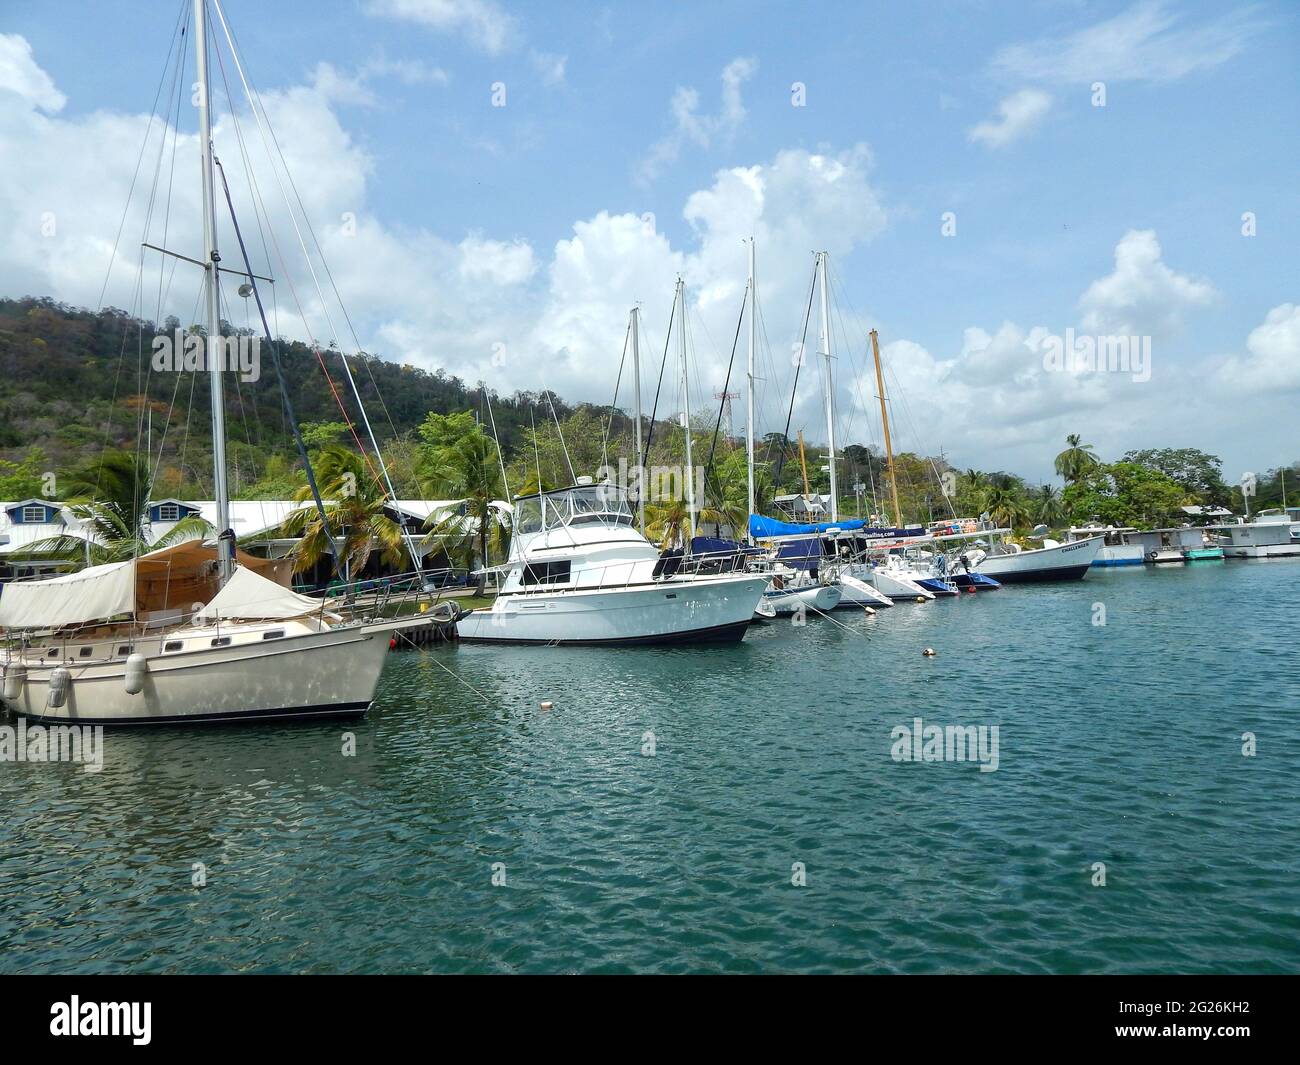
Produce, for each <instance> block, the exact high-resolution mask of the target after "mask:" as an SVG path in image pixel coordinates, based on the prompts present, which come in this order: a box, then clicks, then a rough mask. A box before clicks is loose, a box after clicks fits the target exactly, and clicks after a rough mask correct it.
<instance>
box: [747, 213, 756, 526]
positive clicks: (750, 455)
mask: <svg viewBox="0 0 1300 1065" xmlns="http://www.w3.org/2000/svg"><path fill="white" fill-rule="evenodd" d="M757 347H758V286H757V284H756V282H755V280H754V238H753V237H750V238H749V357H748V359H747V362H746V370H745V403H746V406H747V408H748V409H747V413H746V417H745V468H746V470H747V471H748V473H749V497H748V498H749V513H750V514H754V513H757V509H758V508H757V505H756V503H755V499H754V349H755V348H757ZM745 539H747V540H748V541H749V542H750V543H753V542H754V541H753V537H751V536H750V535H749V517H748V515H747V516H746V517H745Z"/></svg>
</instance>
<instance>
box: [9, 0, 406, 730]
mask: <svg viewBox="0 0 1300 1065" xmlns="http://www.w3.org/2000/svg"><path fill="white" fill-rule="evenodd" d="M213 2H214V3H215V2H216V0H213ZM217 13H218V15H219V16H220V15H221V12H220V8H219V7H218V8H217ZM207 14H208V12H207V4H206V3H205V0H194V9H193V16H194V17H193V26H192V34H193V38H194V44H195V51H196V55H197V63H198V66H197V73H198V78H199V84H200V92H199V93H198V96H197V100H196V102H197V105H198V111H199V128H200V149H201V166H202V185H203V236H204V250H203V257H202V260H201V262H200V263H199V265H201V266H202V267H203V270H204V297H205V299H204V305H205V311H206V313H205V324H206V326H207V338H208V339H207V344H208V351H207V354H208V362H207V365H208V368H209V375H210V376H209V380H210V384H211V395H212V424H213V475H214V484H215V490H216V493H215V494H216V500H217V515H218V524H219V526H220V533H219V535H218V536H217V538H216V542H215V543H214V544H205V543H197V542H189V543H183V544H180V545H178V546H176V547H173V548H169V549H167V550H164V551H160V552H154V553H151V554H144V555H141V556H139V557H137V558H133V559H130V560H127V561H123V562H117V563H111V564H108V565H103V566H94V567H91V568H89V569H84V570H82V571H80V572H78V573H72V574H68V575H65V576H62V577H56V578H53V579H50V580H45V581H35V582H31V583H18V584H11V585H8V586H7V587H5V588H4V590H3V594H2V595H0V628H2V629H4V630H5V637H6V643H5V647H4V650H3V657H2V658H0V662H2V663H3V674H4V676H3V690H2V693H0V694H2V697H3V702H4V705H5V706H6V707H8V708H9V709H11V710H14V711H16V712H17V713H19V714H22V715H25V716H27V717H31V718H36V719H39V720H43V721H59V722H66V723H77V724H128V723H130V724H141V723H150V724H156V723H172V722H215V721H244V720H250V719H260V720H266V719H272V720H281V719H286V718H308V717H336V718H337V717H355V716H359V715H361V714H364V713H365V712H366V711H367V710H368V709H369V707H370V705H371V702H372V701H373V699H374V695H375V688H376V686H377V684H378V682H379V676H380V673H381V672H382V670H383V667H384V662H385V659H386V657H387V653H388V650H389V641H390V639H391V638H392V634H393V633H394V632H395V631H396V630H398V629H401V628H406V627H413V626H416V625H421V624H426V623H427V619H425V618H422V617H416V618H411V619H407V620H405V621H393V620H374V619H371V620H352V621H345V620H344V619H343V617H342V616H341V615H339V614H338V613H335V612H333V611H332V610H331V609H330V608H329V605H328V604H326V603H325V602H323V601H321V600H317V599H310V598H308V597H306V596H301V595H297V594H295V593H294V592H292V591H291V590H289V588H288V587H286V586H285V585H284V584H282V583H280V582H279V581H277V580H276V579H273V576H267V575H266V574H267V573H272V574H274V573H275V570H274V566H273V564H272V563H269V562H265V560H258V559H253V558H251V557H250V556H245V555H242V554H239V553H237V552H236V550H235V547H234V543H235V537H234V534H233V532H231V531H230V499H229V494H228V490H227V483H226V462H225V443H226V440H225V418H224V414H225V408H224V379H223V366H224V365H225V362H224V358H223V355H222V352H221V344H222V336H221V320H220V314H219V307H218V287H217V286H218V278H217V272H218V270H219V269H223V268H221V267H219V266H218V263H219V262H220V261H221V257H220V255H219V253H218V251H217V237H216V233H217V229H216V207H215V192H214V190H215V185H214V157H213V147H212V126H211V115H210V110H209V100H210V98H211V94H210V82H209V77H208V44H207V29H208V19H207ZM222 22H223V25H224V16H222ZM249 281H250V282H253V278H251V277H249ZM259 570H261V571H262V572H259ZM281 577H282V579H284V578H285V577H287V575H281Z"/></svg>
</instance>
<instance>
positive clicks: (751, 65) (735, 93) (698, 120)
mask: <svg viewBox="0 0 1300 1065" xmlns="http://www.w3.org/2000/svg"><path fill="white" fill-rule="evenodd" d="M757 70H758V60H756V59H752V58H745V57H740V58H737V59H733V60H732V61H731V62H730V63H728V64H727V65H726V66H725V67H724V68H723V70H722V102H721V106H720V108H719V110H718V113H717V114H715V115H706V114H700V110H699V108H700V94H699V92H698V91H697V90H695V89H693V88H688V87H684V86H678V88H677V90H676V91H675V92H674V93H673V98H672V102H671V104H670V105H669V106H670V110H671V113H672V119H673V128H672V130H671V131H670V132H669V133H668V135H667V136H666V137H664V138H662V139H661V140H659V141H657V142H656V143H655V144H654V145H653V146H652V147H651V149H650V151H649V153H648V154H647V156H646V157H645V159H643V160H642V161H641V164H640V166H639V167H638V170H637V179H638V180H639V181H640V182H642V183H643V184H645V183H649V182H652V181H654V180H655V178H657V177H658V176H659V175H660V174H661V173H662V172H663V171H664V170H665V169H666V168H667V167H669V166H671V165H672V164H673V163H675V162H676V161H677V159H678V158H679V156H680V155H681V152H682V148H683V147H684V146H685V145H686V144H687V143H688V142H689V143H692V144H695V145H697V146H698V147H700V148H708V147H709V146H710V145H711V144H713V143H715V142H717V141H722V142H724V143H725V142H726V141H728V140H729V139H730V138H731V137H733V136H734V135H735V133H736V131H737V130H738V129H739V128H740V127H741V125H742V124H743V123H744V121H745V114H746V112H745V102H744V100H743V99H742V97H741V91H740V90H741V86H742V85H744V83H745V82H746V81H748V80H749V79H750V78H752V77H753V76H754V73H755V71H757Z"/></svg>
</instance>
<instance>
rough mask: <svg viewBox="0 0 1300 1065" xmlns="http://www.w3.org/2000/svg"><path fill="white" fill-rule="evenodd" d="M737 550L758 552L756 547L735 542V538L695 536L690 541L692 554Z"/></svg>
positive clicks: (727, 552) (748, 552)
mask: <svg viewBox="0 0 1300 1065" xmlns="http://www.w3.org/2000/svg"><path fill="white" fill-rule="evenodd" d="M738 551H743V552H745V553H746V554H758V553H759V552H758V548H756V547H750V546H749V545H748V544H741V543H737V542H736V541H735V540H724V539H720V538H718V537H716V536H697V537H695V539H693V540H692V541H691V554H692V555H719V554H732V555H734V554H735V553H736V552H738Z"/></svg>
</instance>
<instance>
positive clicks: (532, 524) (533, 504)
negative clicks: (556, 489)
mask: <svg viewBox="0 0 1300 1065" xmlns="http://www.w3.org/2000/svg"><path fill="white" fill-rule="evenodd" d="M541 528H542V506H541V501H540V500H537V499H521V500H520V501H519V502H518V503H516V504H515V532H519V533H535V532H540V531H541Z"/></svg>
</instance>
